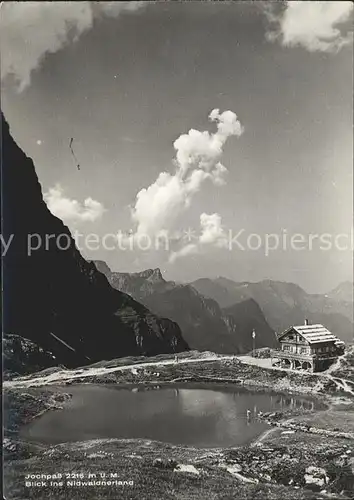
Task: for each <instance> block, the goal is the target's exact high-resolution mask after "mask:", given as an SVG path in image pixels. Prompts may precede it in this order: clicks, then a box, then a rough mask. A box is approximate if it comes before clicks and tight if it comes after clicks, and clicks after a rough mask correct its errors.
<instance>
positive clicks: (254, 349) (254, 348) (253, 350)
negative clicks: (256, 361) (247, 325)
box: [252, 329, 256, 357]
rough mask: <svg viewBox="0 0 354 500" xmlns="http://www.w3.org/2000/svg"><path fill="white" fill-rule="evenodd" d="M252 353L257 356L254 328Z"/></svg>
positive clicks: (253, 331) (254, 331)
mask: <svg viewBox="0 0 354 500" xmlns="http://www.w3.org/2000/svg"><path fill="white" fill-rule="evenodd" d="M252 355H253V357H255V355H256V330H255V329H253V330H252Z"/></svg>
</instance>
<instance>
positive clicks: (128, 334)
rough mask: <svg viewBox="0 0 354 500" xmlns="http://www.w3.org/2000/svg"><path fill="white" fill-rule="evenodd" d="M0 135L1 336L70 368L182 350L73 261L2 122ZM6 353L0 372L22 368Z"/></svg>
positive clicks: (171, 332) (159, 325)
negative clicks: (3, 245)
mask: <svg viewBox="0 0 354 500" xmlns="http://www.w3.org/2000/svg"><path fill="white" fill-rule="evenodd" d="M1 133H2V141H1V142H2V195H3V200H2V202H3V205H2V207H3V231H2V236H3V238H4V241H5V242H10V246H9V249H8V251H7V253H6V255H5V257H4V259H3V289H4V305H5V307H4V314H3V327H4V333H5V334H14V335H18V336H20V337H22V338H24V339H27V340H30V341H31V342H33V343H35V344H36V345H37V346H38V349H39V348H41V349H43V351H45V352H50V353H52V354H53V355H54V356H55V359H56V363H57V364H64V365H66V366H71V367H72V366H78V365H83V364H87V363H92V362H95V361H98V360H102V359H112V358H117V357H119V356H126V355H151V354H158V353H168V352H179V351H183V350H185V349H187V348H188V345H187V343H186V342H185V340H184V339H183V337H182V335H181V331H180V329H179V327H178V325H177V324H176V323H174V322H172V321H170V320H169V319H164V318H160V317H158V316H157V315H155V314H153V313H152V312H151V311H149V310H148V309H147V308H146V307H145V306H143V305H142V304H140V303H138V302H137V301H135V300H134V299H133V298H132V297H130V296H129V295H127V294H125V293H122V292H120V291H118V290H115V289H113V288H112V287H111V286H110V285H109V283H108V281H107V278H106V277H105V276H104V275H103V274H102V273H100V272H99V271H98V270H97V269H96V267H95V265H94V264H92V263H89V262H87V261H86V260H85V259H84V258H83V257H82V256H81V254H80V252H79V251H78V250H77V248H76V246H75V242H74V240H73V239H72V237H71V234H70V232H69V229H68V228H67V227H66V226H65V225H64V224H63V222H62V221H61V220H59V219H58V218H57V217H55V216H54V215H52V213H51V212H50V211H49V210H48V208H47V206H46V204H45V202H44V201H43V196H42V191H41V186H40V184H39V182H38V179H37V175H36V172H35V168H34V164H33V162H32V160H31V159H30V158H28V157H27V156H26V155H25V153H24V152H23V151H22V150H21V149H20V148H19V146H18V145H17V144H16V143H15V141H14V140H13V138H12V137H11V134H10V131H9V127H8V124H7V123H6V121H5V119H4V117H3V116H2V130H1ZM19 200H21V202H20V203H19ZM21 345H23V346H24V345H25V344H24V343H22V344H18V345H17V348H16V349H15V350H13V351H12V354H13V355H14V356H15V355H17V354H19V349H20V346H21ZM10 354H11V350H8V351H7V356H6V358H5V362H6V366H5V369H9V368H10V367H11V366H18V364H19V363H22V361H21V362H19V361H18V360H16V359H11V357H10ZM20 357H21V359H22V360H24V359H25V356H24V353H20ZM28 359H29V358H28ZM31 359H32V358H31ZM42 359H43V357H42ZM45 366H47V364H46V362H45V363H44V364H43V366H42V367H43V368H44V367H45ZM35 368H38V365H36V366H35ZM16 369H17V368H16Z"/></svg>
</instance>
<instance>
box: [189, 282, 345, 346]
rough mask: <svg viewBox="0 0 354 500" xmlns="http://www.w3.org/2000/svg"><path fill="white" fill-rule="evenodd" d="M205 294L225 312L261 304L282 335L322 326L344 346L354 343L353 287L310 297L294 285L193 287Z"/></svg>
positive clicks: (213, 284)
mask: <svg viewBox="0 0 354 500" xmlns="http://www.w3.org/2000/svg"><path fill="white" fill-rule="evenodd" d="M191 285H192V286H193V287H195V288H196V289H197V290H198V291H199V292H200V293H201V294H203V295H205V296H206V297H210V298H212V299H214V300H216V301H217V302H218V304H219V305H220V306H221V307H223V308H225V307H230V306H232V305H233V304H235V303H240V302H242V301H244V300H247V299H253V300H255V301H256V302H257V304H259V306H260V308H261V310H262V312H263V314H264V316H265V318H266V320H267V322H268V323H269V325H270V326H271V327H272V328H273V329H274V330H275V331H276V332H278V333H280V332H282V331H284V330H285V329H286V328H288V327H289V326H291V325H302V324H303V322H304V319H305V318H306V319H308V320H309V321H310V323H321V324H323V325H325V326H326V328H328V329H329V330H330V331H332V332H333V333H334V334H335V335H337V337H339V338H340V339H341V340H343V341H344V342H351V341H352V339H353V328H354V326H353V283H350V282H346V283H342V284H340V285H339V286H338V287H337V288H336V289H334V290H332V291H331V292H329V293H328V294H322V295H321V294H309V293H306V292H305V290H303V289H302V288H301V287H299V286H298V285H295V284H294V283H285V282H281V281H272V280H264V281H260V282H257V283H251V282H235V281H232V280H230V279H227V278H222V277H221V278H216V279H209V278H202V279H199V280H197V281H194V282H193V283H191Z"/></svg>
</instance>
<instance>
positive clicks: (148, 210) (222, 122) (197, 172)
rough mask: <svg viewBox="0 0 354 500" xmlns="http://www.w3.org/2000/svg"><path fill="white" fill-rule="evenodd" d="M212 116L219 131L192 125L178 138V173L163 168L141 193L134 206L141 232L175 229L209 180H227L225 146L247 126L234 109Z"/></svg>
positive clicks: (217, 181) (175, 146) (134, 217)
mask: <svg viewBox="0 0 354 500" xmlns="http://www.w3.org/2000/svg"><path fill="white" fill-rule="evenodd" d="M209 119H210V120H211V121H215V122H216V123H217V131H216V132H215V133H213V134H212V133H209V132H207V131H204V132H200V131H199V130H195V129H191V130H190V131H189V132H188V133H187V134H182V135H181V136H180V137H179V138H178V139H177V140H176V141H175V142H174V148H175V150H176V158H175V161H174V163H175V166H176V171H175V173H174V174H170V173H168V172H161V173H160V174H159V176H158V178H157V179H156V181H155V182H154V183H153V184H151V185H150V186H149V187H148V188H144V189H142V190H141V191H140V192H139V193H138V194H137V197H136V203H135V206H134V208H133V209H132V218H133V221H134V222H135V224H136V233H137V234H139V233H145V234H149V235H153V234H157V233H159V232H160V231H161V230H169V229H171V227H172V226H173V224H174V222H175V221H176V220H177V218H178V217H179V216H180V214H181V213H182V212H183V211H185V210H186V209H187V208H188V207H189V206H190V205H191V202H192V199H193V196H194V195H195V194H196V193H197V192H198V191H199V190H200V189H201V186H202V184H203V183H204V182H205V181H206V180H210V181H211V182H213V183H214V184H215V185H216V186H220V185H222V184H223V182H224V176H225V174H226V172H227V169H226V167H224V165H222V164H221V163H220V161H219V160H220V157H221V155H222V152H223V146H224V144H225V142H226V140H227V138H228V137H230V136H232V135H235V136H240V135H241V134H242V132H243V127H242V126H241V124H240V122H239V120H238V119H237V116H236V114H235V113H233V112H232V111H225V112H224V113H220V112H219V110H218V109H214V110H213V111H212V112H211V113H210V115H209Z"/></svg>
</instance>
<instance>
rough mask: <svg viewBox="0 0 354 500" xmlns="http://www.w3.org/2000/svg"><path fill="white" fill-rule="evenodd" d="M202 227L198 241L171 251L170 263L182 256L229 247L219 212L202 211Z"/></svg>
mask: <svg viewBox="0 0 354 500" xmlns="http://www.w3.org/2000/svg"><path fill="white" fill-rule="evenodd" d="M200 228H201V234H200V236H199V238H198V241H197V242H196V243H189V244H188V245H185V246H183V247H182V248H180V249H179V250H176V251H174V252H171V254H170V256H169V262H170V263H174V262H176V260H177V259H180V258H182V257H187V256H189V255H196V254H202V253H205V252H207V251H208V250H210V249H212V248H227V246H228V239H227V235H226V233H225V230H224V228H223V226H222V222H221V216H220V215H219V214H217V213H214V214H210V215H209V214H206V213H202V214H201V215H200Z"/></svg>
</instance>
